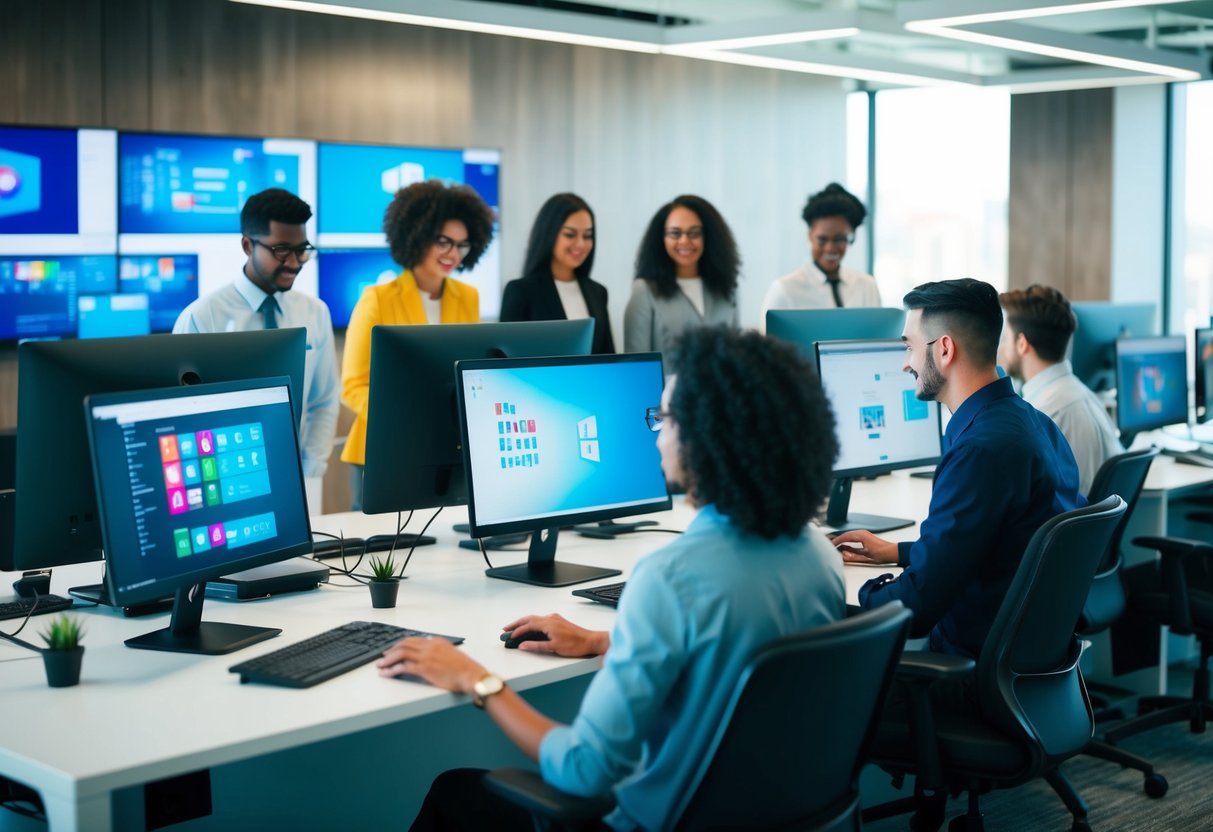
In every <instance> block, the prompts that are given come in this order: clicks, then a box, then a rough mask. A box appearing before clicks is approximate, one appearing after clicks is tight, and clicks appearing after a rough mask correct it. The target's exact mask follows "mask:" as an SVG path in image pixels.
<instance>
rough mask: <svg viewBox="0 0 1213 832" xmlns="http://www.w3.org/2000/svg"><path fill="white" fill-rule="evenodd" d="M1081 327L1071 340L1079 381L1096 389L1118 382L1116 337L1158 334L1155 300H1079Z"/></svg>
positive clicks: (1074, 307)
mask: <svg viewBox="0 0 1213 832" xmlns="http://www.w3.org/2000/svg"><path fill="white" fill-rule="evenodd" d="M1070 309H1071V310H1073V312H1074V317H1075V319H1076V321H1077V323H1078V329H1076V330H1075V331H1074V337H1073V338H1072V339H1071V341H1070V364H1071V365H1072V366H1073V368H1074V375H1076V376H1078V380H1079V381H1081V382H1082V383H1083V384H1085V385H1087V387H1090V388H1091V389H1092V390H1095V391H1100V390H1110V389H1112V388H1113V387H1114V386H1115V384H1116V367H1115V360H1116V339H1117V338H1131V337H1134V336H1144V335H1157V334H1158V324H1157V323H1156V313H1155V308H1154V304H1152V303H1107V302H1085V301H1084V302H1075V303H1071V304H1070Z"/></svg>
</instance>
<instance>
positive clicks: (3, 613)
mask: <svg viewBox="0 0 1213 832" xmlns="http://www.w3.org/2000/svg"><path fill="white" fill-rule="evenodd" d="M72 605H73V602H72V599H71V598H64V597H63V596H62V595H39V596H38V597H37V598H16V599H14V600H12V601H4V602H0V621H6V620H8V619H10V618H25V616H27V615H29V611H30V610H31V609H33V610H34V615H45V614H46V613H48V612H59V611H60V610H66V609H70V608H71V607H72Z"/></svg>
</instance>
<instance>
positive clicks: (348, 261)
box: [317, 248, 401, 328]
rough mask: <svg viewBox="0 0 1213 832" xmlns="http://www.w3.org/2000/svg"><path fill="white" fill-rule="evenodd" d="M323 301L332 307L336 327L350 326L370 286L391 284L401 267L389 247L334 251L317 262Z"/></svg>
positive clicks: (326, 253)
mask: <svg viewBox="0 0 1213 832" xmlns="http://www.w3.org/2000/svg"><path fill="white" fill-rule="evenodd" d="M317 265H318V266H319V269H320V273H319V275H318V279H319V282H320V299H321V300H322V301H324V303H325V305H326V306H328V308H329V313H330V314H331V315H332V317H333V326H335V327H338V328H343V327H346V326H349V323H350V315H351V314H352V313H353V311H354V305H355V304H357V303H358V299H359V298H361V297H362V292H363V290H364V289H366V288H367V287H368V286H374V285H376V284H379V283H390V282H391V281H393V280H395V279H396V278H397V277H398V276H399V275H400V271H401V269H400V266H399V265H397V264H396V261H395V260H393V259H392V255H391V253H390V252H389V251H388V250H387V249H386V248H368V249H355V248H335V249H333V248H330V249H325V251H324V256H323V257H321V258H320V259H319V261H318V263H317Z"/></svg>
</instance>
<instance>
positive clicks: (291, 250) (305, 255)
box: [249, 237, 318, 263]
mask: <svg viewBox="0 0 1213 832" xmlns="http://www.w3.org/2000/svg"><path fill="white" fill-rule="evenodd" d="M249 239H250V240H252V241H253V246H254V247H256V246H261V247H262V248H263V249H265V250H266V251H268V252H269V253H270V254H272V255H274V259H275V260H277V261H278V262H279V263H285V262H286V261H287V258H289V257H290V256H291V255H292V254H293V255H295V259H296V260H297V261H299V262H300V263H306V262H307V261H308V260H311V259H312V256H313V255H314V254H316V253H317V252H318V250H317V248H316V247H315V246H314V245H312V244H311V243H304V244H303V245H301V246H288V245H287V244H286V243H279V244H278V245H273V246H269V245H266V244H265V243H263V242H261V241H260V240H258V239H257V238H256V237H249Z"/></svg>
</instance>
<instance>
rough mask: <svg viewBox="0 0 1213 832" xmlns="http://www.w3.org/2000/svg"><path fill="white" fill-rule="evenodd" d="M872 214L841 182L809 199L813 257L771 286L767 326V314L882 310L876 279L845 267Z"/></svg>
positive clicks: (807, 209) (806, 212)
mask: <svg viewBox="0 0 1213 832" xmlns="http://www.w3.org/2000/svg"><path fill="white" fill-rule="evenodd" d="M867 215H868V211H867V209H866V208H864V207H863V203H862V202H860V201H859V200H858V199H857V198H856V197H855V196H854V195H853V194H851V193H850V192H848V191H847V190H846V189H845V188H843V187H842V186H841V185H839V184H838V183H836V182H831V183H830V184H829V185H827V186H826V188H825V190H823V191H821V192H820V193H816V194H813V195H812V196H810V197H809V201H808V202H807V203H805V206H804V211H802V212H801V215H800V216H801V218H802V219H804V221H805V223H806V224H807V225H808V227H809V253H810V254H811V258H810V260H809V262H808V263H805V264H804V265H803V266H801V267H800V268H799V269H797V270H796V271H794V272H792V273H791V274H787V275H784V276H783V277H781V278H779V279H778V280H776V281H775V282H774V283H772V284H771V288H770V289H769V290H768V291H767V296H766V299H765V300H764V301H763V302H762V318H763V321H764V322H765V321H766V314H767V310H768V309H833V308H835V307H840V306H880V292H879V291H878V290H877V288H876V280H875V279H874V278H873V277H872V276H871V275H867V274H864V273H863V272H860V271H856V270H854V269H848V268H846V267H845V266H843V265H842V258H843V257H844V256H845V255H846V253H847V246H849V245H850V244H851V243H853V242H855V231H856V229H858V228H859V226H861V225H863V221H864V218H865V217H867Z"/></svg>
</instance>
